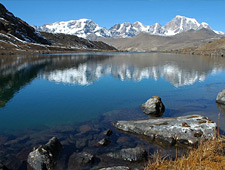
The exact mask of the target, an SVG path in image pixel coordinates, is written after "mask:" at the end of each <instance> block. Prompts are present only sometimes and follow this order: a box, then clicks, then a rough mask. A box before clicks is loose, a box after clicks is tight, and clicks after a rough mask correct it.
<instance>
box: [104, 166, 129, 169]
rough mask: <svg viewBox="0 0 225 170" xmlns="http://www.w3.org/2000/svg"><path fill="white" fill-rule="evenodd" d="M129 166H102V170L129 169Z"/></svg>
mask: <svg viewBox="0 0 225 170" xmlns="http://www.w3.org/2000/svg"><path fill="white" fill-rule="evenodd" d="M129 169H130V168H129V167H126V166H113V167H108V168H101V169H100V170H129Z"/></svg>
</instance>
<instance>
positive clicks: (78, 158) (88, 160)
mask: <svg viewBox="0 0 225 170" xmlns="http://www.w3.org/2000/svg"><path fill="white" fill-rule="evenodd" d="M92 163H94V155H92V154H90V153H87V152H81V153H73V154H72V155H71V156H70V158H69V163H68V166H69V169H74V168H75V167H77V166H78V165H79V166H80V165H86V164H92Z"/></svg>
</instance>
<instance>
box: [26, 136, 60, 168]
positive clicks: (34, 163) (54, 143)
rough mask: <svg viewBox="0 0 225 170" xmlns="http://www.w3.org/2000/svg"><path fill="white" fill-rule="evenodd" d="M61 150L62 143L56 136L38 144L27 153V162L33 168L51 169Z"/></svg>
mask: <svg viewBox="0 0 225 170" xmlns="http://www.w3.org/2000/svg"><path fill="white" fill-rule="evenodd" d="M61 151H62V145H61V143H60V142H59V140H58V139H57V138H56V137H53V138H51V139H50V140H49V141H48V143H47V144H45V145H40V146H39V147H38V148H37V149H35V150H34V151H33V152H30V153H29V155H28V159H27V162H28V164H29V165H30V166H31V167H32V168H33V169H35V170H46V169H49V170H50V169H53V168H54V166H55V165H56V161H57V159H58V157H59V155H60V153H61Z"/></svg>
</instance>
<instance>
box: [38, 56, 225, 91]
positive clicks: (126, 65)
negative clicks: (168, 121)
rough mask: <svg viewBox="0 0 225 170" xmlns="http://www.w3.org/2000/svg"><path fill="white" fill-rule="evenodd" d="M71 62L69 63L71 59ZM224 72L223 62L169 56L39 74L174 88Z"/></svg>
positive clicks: (75, 81)
mask: <svg viewBox="0 0 225 170" xmlns="http://www.w3.org/2000/svg"><path fill="white" fill-rule="evenodd" d="M71 62H73V60H72V59H71ZM222 69H224V60H222V59H220V58H216V59H215V58H210V57H205V56H204V57H202V56H197V57H196V56H185V55H172V54H138V55H134V54H131V55H129V54H128V55H115V56H112V57H110V58H106V59H104V60H100V61H99V60H94V61H93V60H91V61H87V62H85V63H81V64H79V65H77V66H75V67H72V66H71V67H69V68H68V65H65V67H64V68H63V67H61V68H58V67H57V66H56V67H53V68H51V69H50V70H47V71H45V72H43V73H42V74H41V77H43V78H44V79H47V80H49V81H55V82H61V83H69V84H78V85H90V84H92V83H94V82H95V81H97V80H98V79H100V78H101V77H103V76H106V75H112V76H113V77H115V78H117V79H119V80H121V81H125V80H133V81H141V80H142V79H150V78H151V79H154V80H158V79H160V78H164V79H166V80H167V81H169V82H170V83H172V84H173V85H174V86H175V87H180V86H184V85H192V84H194V83H195V82H197V81H204V80H205V78H206V77H207V75H209V74H211V73H214V74H215V73H216V72H219V71H221V70H222Z"/></svg>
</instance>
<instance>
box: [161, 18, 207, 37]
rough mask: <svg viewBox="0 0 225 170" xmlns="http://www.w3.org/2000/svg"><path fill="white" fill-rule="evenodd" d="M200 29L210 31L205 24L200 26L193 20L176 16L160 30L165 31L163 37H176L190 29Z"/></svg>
mask: <svg viewBox="0 0 225 170" xmlns="http://www.w3.org/2000/svg"><path fill="white" fill-rule="evenodd" d="M202 28H206V29H210V30H211V28H210V26H209V25H208V24H207V23H205V22H203V23H201V24H200V23H199V22H198V21H197V20H196V19H194V18H187V17H184V16H180V15H177V16H176V17H175V18H174V19H172V20H171V21H170V22H168V23H167V24H166V25H165V26H164V27H163V28H162V29H163V30H164V31H165V32H164V35H176V34H179V33H181V32H186V31H188V30H191V29H193V30H199V29H202Z"/></svg>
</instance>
